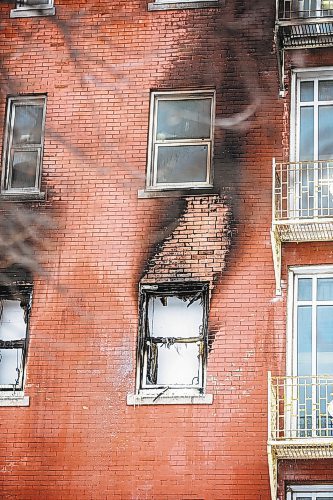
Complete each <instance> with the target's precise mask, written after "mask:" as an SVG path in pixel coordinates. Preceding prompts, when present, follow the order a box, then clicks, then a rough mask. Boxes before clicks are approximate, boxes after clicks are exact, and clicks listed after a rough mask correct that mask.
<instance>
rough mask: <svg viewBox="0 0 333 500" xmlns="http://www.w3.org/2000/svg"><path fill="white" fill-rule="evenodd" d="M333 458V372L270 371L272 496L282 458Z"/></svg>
mask: <svg viewBox="0 0 333 500" xmlns="http://www.w3.org/2000/svg"><path fill="white" fill-rule="evenodd" d="M322 458H333V375H319V376H311V375H310V376H299V377H272V376H271V374H270V373H269V374H268V461H269V471H270V483H271V497H272V500H275V499H276V495H277V470H278V468H277V462H278V460H279V459H303V460H304V459H322Z"/></svg>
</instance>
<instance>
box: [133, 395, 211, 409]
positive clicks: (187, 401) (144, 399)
mask: <svg viewBox="0 0 333 500" xmlns="http://www.w3.org/2000/svg"><path fill="white" fill-rule="evenodd" d="M212 403H213V394H204V395H203V396H186V395H184V396H181V395H179V396H169V397H168V396H163V395H162V396H160V397H159V396H156V395H151V396H149V395H142V396H141V395H139V394H128V395H127V404H128V406H143V405H211V404H212Z"/></svg>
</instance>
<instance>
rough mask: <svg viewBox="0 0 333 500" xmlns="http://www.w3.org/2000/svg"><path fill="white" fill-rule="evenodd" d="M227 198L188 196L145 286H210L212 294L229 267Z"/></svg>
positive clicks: (154, 257) (158, 251) (147, 273)
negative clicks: (202, 284)
mask: <svg viewBox="0 0 333 500" xmlns="http://www.w3.org/2000/svg"><path fill="white" fill-rule="evenodd" d="M232 234H233V230H232V223H231V210H230V205H229V202H228V198H227V196H219V195H211V196H202V197H198V196H188V197H186V198H185V207H184V210H183V211H182V213H181V215H180V217H179V219H178V223H177V225H176V226H175V228H174V230H173V231H172V233H171V234H169V235H168V236H167V237H166V238H165V239H164V241H163V242H162V243H160V244H159V246H158V247H157V248H156V251H155V254H153V255H152V257H151V258H150V260H149V261H148V263H147V265H146V269H145V272H144V274H143V277H142V279H141V284H144V283H153V282H156V283H161V282H177V283H179V282H188V281H199V282H208V283H209V288H210V292H211V291H212V289H213V288H214V285H215V284H216V283H217V281H218V279H219V277H220V275H221V273H222V272H223V269H224V268H225V265H226V256H227V254H228V251H229V248H230V243H231V239H232Z"/></svg>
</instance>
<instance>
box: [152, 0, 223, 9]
mask: <svg viewBox="0 0 333 500" xmlns="http://www.w3.org/2000/svg"><path fill="white" fill-rule="evenodd" d="M212 7H213V8H216V7H219V2H218V0H205V1H204V0H203V1H190V2H168V3H166V2H163V3H162V2H158V1H156V2H154V3H149V4H148V10H180V9H208V8H212Z"/></svg>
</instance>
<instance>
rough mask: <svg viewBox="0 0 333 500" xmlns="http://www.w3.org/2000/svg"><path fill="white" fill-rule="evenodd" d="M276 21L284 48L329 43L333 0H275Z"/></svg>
mask: <svg viewBox="0 0 333 500" xmlns="http://www.w3.org/2000/svg"><path fill="white" fill-rule="evenodd" d="M276 22H277V26H278V27H279V29H280V34H281V43H282V46H283V47H284V48H303V47H316V46H324V47H327V46H331V45H332V44H333V0H277V21H276Z"/></svg>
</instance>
